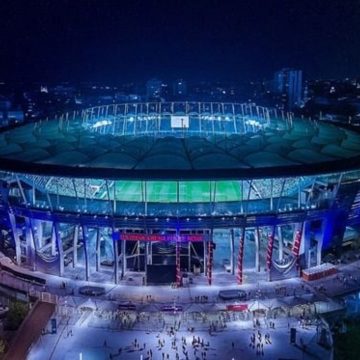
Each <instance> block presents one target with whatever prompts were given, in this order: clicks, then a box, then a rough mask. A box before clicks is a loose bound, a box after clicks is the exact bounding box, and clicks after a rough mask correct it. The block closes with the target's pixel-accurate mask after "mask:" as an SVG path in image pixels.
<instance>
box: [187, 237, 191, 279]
mask: <svg viewBox="0 0 360 360" xmlns="http://www.w3.org/2000/svg"><path fill="white" fill-rule="evenodd" d="M188 272H191V242H190V241H189V242H188Z"/></svg>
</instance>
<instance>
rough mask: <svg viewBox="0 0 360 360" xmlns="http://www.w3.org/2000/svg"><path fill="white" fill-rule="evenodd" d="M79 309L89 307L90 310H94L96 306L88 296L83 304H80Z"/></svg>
mask: <svg viewBox="0 0 360 360" xmlns="http://www.w3.org/2000/svg"><path fill="white" fill-rule="evenodd" d="M80 308H81V309H91V310H96V309H97V306H96V304H95V302H94V301H93V300H91V299H90V298H88V299H87V300H86V301H85V302H84V303H83V304H81V306H80Z"/></svg>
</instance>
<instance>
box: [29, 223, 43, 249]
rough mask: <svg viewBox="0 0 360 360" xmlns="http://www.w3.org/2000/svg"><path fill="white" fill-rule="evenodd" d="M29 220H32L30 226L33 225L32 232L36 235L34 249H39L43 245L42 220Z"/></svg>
mask: <svg viewBox="0 0 360 360" xmlns="http://www.w3.org/2000/svg"><path fill="white" fill-rule="evenodd" d="M31 222H32V227H33V231H34V234H35V235H36V236H34V241H35V248H36V249H41V248H42V247H43V226H42V221H41V220H38V219H33V220H31Z"/></svg>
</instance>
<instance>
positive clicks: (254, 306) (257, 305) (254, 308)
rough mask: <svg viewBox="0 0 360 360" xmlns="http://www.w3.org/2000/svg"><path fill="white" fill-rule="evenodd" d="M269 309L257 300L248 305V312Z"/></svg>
mask: <svg viewBox="0 0 360 360" xmlns="http://www.w3.org/2000/svg"><path fill="white" fill-rule="evenodd" d="M268 309H269V308H268V307H267V306H266V305H265V304H263V303H261V302H260V301H259V300H255V301H254V302H253V303H251V304H250V305H249V310H250V311H258V310H265V311H266V310H268Z"/></svg>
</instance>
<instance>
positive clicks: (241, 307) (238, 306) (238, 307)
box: [226, 304, 248, 311]
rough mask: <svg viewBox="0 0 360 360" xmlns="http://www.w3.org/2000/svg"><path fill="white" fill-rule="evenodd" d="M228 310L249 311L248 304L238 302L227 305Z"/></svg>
mask: <svg viewBox="0 0 360 360" xmlns="http://www.w3.org/2000/svg"><path fill="white" fill-rule="evenodd" d="M226 310H228V311H247V310H248V306H247V304H236V305H226Z"/></svg>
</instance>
